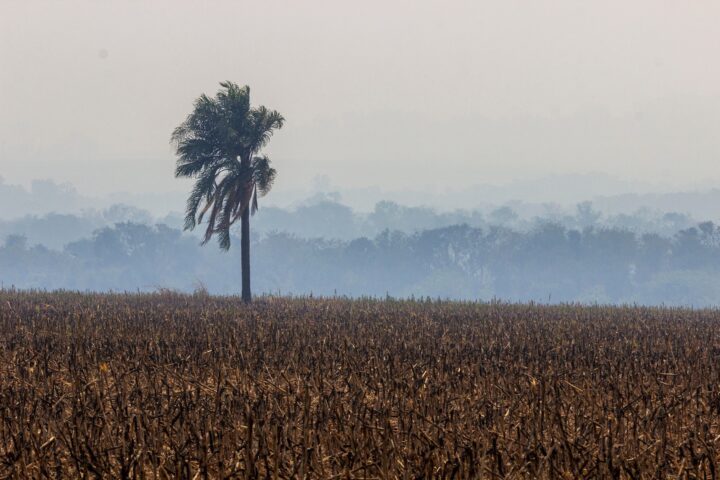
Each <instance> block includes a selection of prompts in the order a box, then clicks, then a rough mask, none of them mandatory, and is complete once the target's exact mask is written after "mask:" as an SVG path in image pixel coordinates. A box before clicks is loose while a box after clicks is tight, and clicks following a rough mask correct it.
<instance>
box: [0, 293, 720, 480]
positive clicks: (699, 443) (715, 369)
mask: <svg viewBox="0 0 720 480" xmlns="http://www.w3.org/2000/svg"><path fill="white" fill-rule="evenodd" d="M719 377H720V312H718V311H712V310H694V311H693V310H681V309H657V308H620V307H577V306H538V305H506V304H499V303H490V304H463V303H450V302H409V301H408V302H401V301H393V300H387V301H371V300H355V301H350V300H340V299H284V298H260V299H258V300H257V301H256V302H255V303H254V304H253V305H251V306H244V305H243V304H242V303H241V302H240V301H239V300H238V299H234V298H214V297H207V296H183V295H174V294H156V295H89V294H77V293H37V292H35V293H25V292H15V291H3V292H0V478H25V477H30V478H113V477H114V478H191V479H193V478H716V475H717V468H718V461H719V460H720V378H719Z"/></svg>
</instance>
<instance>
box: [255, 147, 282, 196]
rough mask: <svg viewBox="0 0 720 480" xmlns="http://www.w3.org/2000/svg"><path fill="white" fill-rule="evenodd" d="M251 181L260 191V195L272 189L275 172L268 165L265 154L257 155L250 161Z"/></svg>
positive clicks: (268, 161) (268, 160)
mask: <svg viewBox="0 0 720 480" xmlns="http://www.w3.org/2000/svg"><path fill="white" fill-rule="evenodd" d="M252 171H253V181H254V182H255V185H257V189H258V190H259V191H260V196H263V197H264V196H265V195H267V194H268V193H269V192H270V190H271V189H272V186H273V183H274V182H275V177H276V176H277V172H276V171H275V169H274V168H272V167H271V166H270V159H269V158H268V156H267V155H262V156H257V157H254V158H253V161H252Z"/></svg>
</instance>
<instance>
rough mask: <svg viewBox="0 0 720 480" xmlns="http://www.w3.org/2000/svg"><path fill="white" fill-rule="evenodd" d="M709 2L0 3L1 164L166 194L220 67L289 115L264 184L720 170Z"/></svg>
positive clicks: (715, 177) (86, 185)
mask: <svg viewBox="0 0 720 480" xmlns="http://www.w3.org/2000/svg"><path fill="white" fill-rule="evenodd" d="M718 25H720V2H717V1H714V0H713V1H702V0H693V1H677V0H675V1H660V0H631V1H627V0H622V1H615V0H603V1H579V0H547V1H535V0H532V1H531V0H527V1H512V0H497V1H479V0H471V1H447V0H446V1H432V2H431V1H389V0H384V1H375V0H370V1H368V0H364V1H361V2H360V1H338V0H334V1H330V0H328V1H319V0H303V1H283V2H280V1H252V2H251V1H232V2H231V1H225V2H222V1H208V2H197V1H178V0H174V1H157V0H153V1H125V0H123V1H121V0H117V1H107V0H106V1H93V2H79V1H70V0H65V1H52V2H40V1H33V0H23V1H13V0H1V1H0V176H2V177H4V178H5V181H6V182H11V183H21V184H27V183H28V182H29V181H30V180H31V179H34V178H52V179H55V180H58V181H67V182H71V183H73V184H74V185H75V186H76V187H77V188H78V190H79V191H81V192H83V193H87V194H91V195H97V194H102V193H107V192H111V191H130V192H152V191H157V192H167V191H173V190H178V189H183V188H186V187H187V185H186V184H183V183H181V182H180V181H178V180H176V179H174V178H173V164H174V157H173V152H172V150H171V147H170V145H169V143H168V140H169V136H170V133H171V131H172V129H173V128H174V127H175V126H176V125H177V124H178V123H180V122H181V121H182V120H183V118H184V117H185V115H187V113H189V111H190V109H191V107H192V102H193V100H194V99H195V98H196V97H197V96H198V95H199V94H201V93H203V92H205V93H208V94H213V93H214V92H215V91H216V90H217V87H218V85H217V84H218V82H219V81H222V80H232V81H235V82H237V83H239V84H248V85H250V87H251V90H252V95H253V97H252V98H253V103H255V104H264V105H266V106H268V107H270V108H274V109H277V110H279V111H280V112H281V113H282V114H283V115H284V116H285V118H286V120H287V122H286V125H285V127H284V128H283V130H281V131H280V132H278V133H277V134H276V136H275V137H274V138H273V140H272V142H271V146H270V148H269V153H270V154H271V158H272V159H273V161H274V163H275V166H276V168H277V169H278V171H279V178H278V182H277V184H276V190H277V189H280V190H282V189H288V190H289V189H293V188H299V187H300V186H303V185H307V184H310V183H311V182H312V179H313V178H315V177H318V176H321V175H327V176H328V177H329V178H330V179H331V180H332V182H333V184H334V185H337V186H339V187H341V188H343V187H345V188H362V187H366V186H378V187H381V188H384V189H413V190H418V189H423V188H431V189H435V190H443V189H451V188H464V187H468V186H472V185H477V184H483V183H498V182H499V183H502V182H508V181H512V180H518V179H526V178H532V177H539V176H543V175H545V174H558V173H585V172H599V173H604V174H609V175H613V176H617V177H619V178H623V179H630V180H633V181H647V182H654V183H658V184H662V185H665V186H667V188H669V189H672V188H686V187H688V186H693V185H702V186H707V185H708V184H712V182H715V181H717V182H718V185H719V186H720V163H719V161H720V57H718V52H720V28H718Z"/></svg>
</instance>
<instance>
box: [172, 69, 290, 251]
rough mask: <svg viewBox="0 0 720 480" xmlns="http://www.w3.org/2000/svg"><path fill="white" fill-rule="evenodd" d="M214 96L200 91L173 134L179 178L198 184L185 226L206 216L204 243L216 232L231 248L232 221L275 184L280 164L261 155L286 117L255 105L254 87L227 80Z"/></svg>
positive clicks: (222, 243)
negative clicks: (251, 104) (276, 165)
mask: <svg viewBox="0 0 720 480" xmlns="http://www.w3.org/2000/svg"><path fill="white" fill-rule="evenodd" d="M220 87H221V88H220V90H219V91H218V92H217V94H216V95H215V97H212V98H211V97H208V96H207V95H201V96H200V97H199V98H198V99H197V100H196V101H195V105H194V109H193V111H192V113H190V115H188V117H187V118H186V119H185V121H184V122H183V123H182V124H180V126H178V127H177V128H176V129H175V130H174V131H173V134H172V140H171V141H172V143H173V145H174V146H175V148H176V152H177V155H178V160H177V164H176V167H175V176H176V177H190V178H194V179H195V184H194V186H193V189H192V191H191V192H190V196H189V197H188V200H187V205H186V209H185V229H188V230H191V229H193V228H195V227H196V226H197V225H199V224H200V223H202V221H203V220H204V219H206V220H207V229H206V231H205V236H204V238H203V243H207V242H208V241H209V240H210V239H211V238H212V236H213V235H217V237H218V241H219V243H220V247H221V248H223V249H225V250H227V249H228V248H230V226H231V225H232V224H233V223H235V221H237V220H238V219H239V218H240V216H241V215H242V214H243V213H244V212H245V210H246V209H248V208H249V209H250V210H251V213H255V211H256V210H257V197H258V194H259V195H260V196H263V195H265V194H267V193H268V192H269V191H270V189H271V188H272V184H273V181H274V180H275V175H276V172H275V169H274V168H272V167H271V165H270V159H269V158H268V157H267V156H265V155H259V152H260V150H261V149H262V148H263V147H264V146H265V145H267V143H268V142H269V141H270V138H271V137H272V134H273V132H274V131H275V130H277V129H280V128H281V127H282V126H283V123H284V118H283V117H282V115H280V114H279V113H278V112H276V111H275V110H268V109H267V108H265V107H262V106H261V107H257V108H252V107H251V106H250V88H249V87H247V86H244V87H239V86H238V85H236V84H234V83H232V82H222V83H221V84H220Z"/></svg>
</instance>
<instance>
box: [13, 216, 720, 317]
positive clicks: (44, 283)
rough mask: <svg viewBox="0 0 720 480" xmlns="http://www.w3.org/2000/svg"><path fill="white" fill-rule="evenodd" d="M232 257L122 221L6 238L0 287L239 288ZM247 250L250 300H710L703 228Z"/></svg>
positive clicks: (424, 235)
mask: <svg viewBox="0 0 720 480" xmlns="http://www.w3.org/2000/svg"><path fill="white" fill-rule="evenodd" d="M258 218H259V217H258ZM234 242H235V246H237V245H238V244H239V240H238V239H234ZM238 250H239V249H237V248H231V250H230V252H229V253H224V252H221V251H220V250H219V249H217V248H216V247H215V246H214V245H209V246H206V247H201V246H199V244H198V238H197V237H195V236H192V235H189V234H184V233H182V232H181V231H180V230H179V229H176V228H172V227H168V226H165V225H156V226H148V225H144V224H139V223H132V222H124V223H118V224H116V225H114V226H111V227H103V228H100V229H98V230H96V231H95V232H94V233H93V234H92V235H90V236H88V237H87V238H84V239H81V240H77V241H73V242H70V243H68V244H67V245H65V246H64V247H63V248H61V249H50V248H47V247H44V246H41V245H33V244H32V242H28V240H27V238H25V237H23V236H20V235H8V236H7V237H6V238H5V240H4V243H3V244H2V246H0V281H1V282H2V283H3V285H4V286H5V287H10V286H15V287H18V288H43V289H58V288H64V289H77V290H97V291H99V290H116V291H117V290H127V291H135V290H138V289H139V290H144V291H146V290H154V289H159V288H169V289H178V290H182V291H192V290H193V289H195V288H207V289H208V290H209V291H210V292H212V293H221V294H229V293H236V292H238V291H239V286H240V258H239V252H238ZM252 254H253V285H254V289H255V290H256V291H257V292H258V293H261V292H265V293H275V294H277V293H280V294H310V293H312V294H315V295H330V296H331V295H350V296H361V295H374V296H385V295H391V296H397V297H410V296H415V297H422V296H430V297H442V298H446V297H449V298H458V299H484V300H488V299H492V298H494V297H496V298H500V299H506V300H518V301H529V300H533V301H540V302H560V301H580V302H600V303H608V302H613V303H641V304H667V305H697V306H707V305H716V304H718V303H720V229H719V228H718V227H717V226H716V225H714V224H713V223H711V222H705V223H702V224H699V225H696V226H694V227H690V228H684V229H681V230H679V231H677V232H676V233H674V234H673V235H661V234H658V233H637V232H634V231H631V230H629V229H625V228H618V227H597V226H587V227H584V228H570V227H568V226H565V225H562V224H559V223H553V222H548V221H545V222H538V223H536V224H535V225H534V226H532V228H530V229H528V230H519V229H515V228H510V227H506V226H488V227H473V226H469V225H455V226H448V227H442V228H436V229H428V230H423V231H420V232H416V233H404V232H400V231H392V230H385V231H383V232H381V233H379V234H377V235H375V236H373V237H371V238H367V237H360V236H359V237H358V238H356V239H353V240H328V239H311V238H302V237H300V236H298V235H294V234H288V233H262V234H256V235H255V236H254V237H253V241H252Z"/></svg>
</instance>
